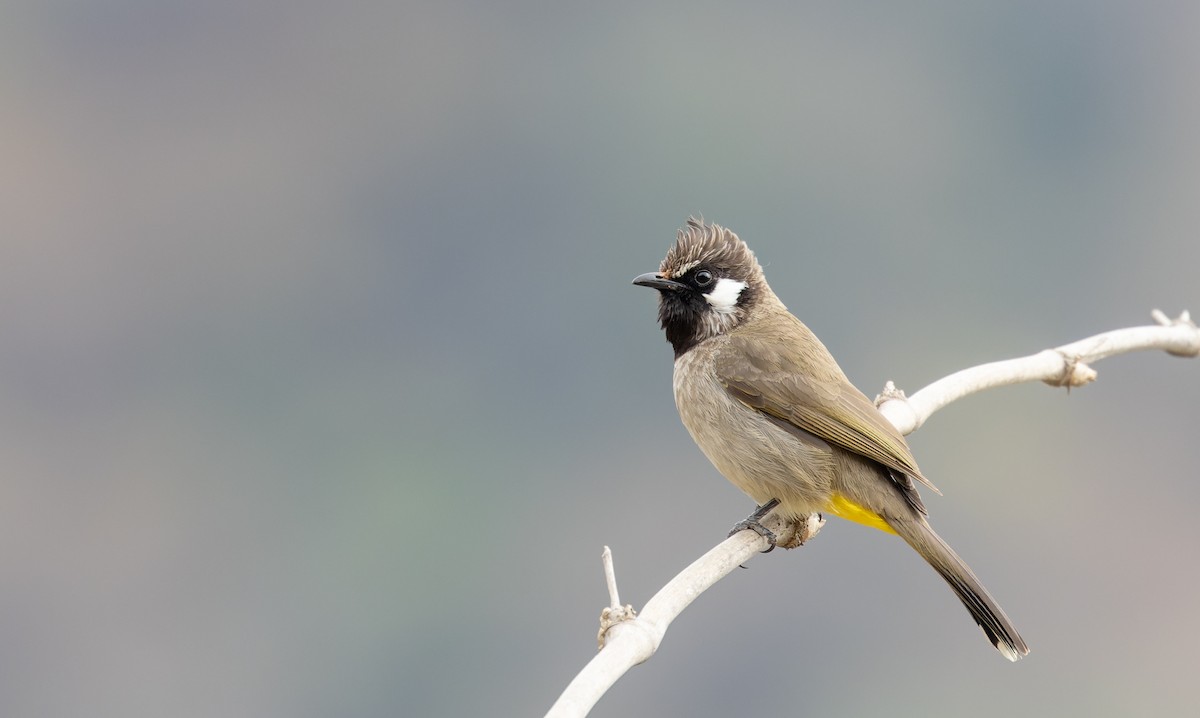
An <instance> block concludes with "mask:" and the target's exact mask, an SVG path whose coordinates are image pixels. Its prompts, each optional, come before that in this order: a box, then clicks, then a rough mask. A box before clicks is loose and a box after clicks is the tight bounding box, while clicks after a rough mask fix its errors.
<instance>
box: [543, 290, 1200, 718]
mask: <svg viewBox="0 0 1200 718" xmlns="http://www.w3.org/2000/svg"><path fill="white" fill-rule="evenodd" d="M1152 314H1153V317H1154V320H1155V321H1156V322H1157V323H1158V326H1146V327H1133V328H1130V329H1118V330H1115V331H1111V332H1105V333H1103V334H1097V335H1096V336H1093V337H1089V338H1087V339H1081V340H1079V341H1077V342H1072V343H1071V344H1066V345H1063V346H1061V347H1058V348H1057V349H1047V350H1045V351H1042V352H1039V353H1037V354H1033V355H1030V356H1027V357H1021V358H1019V359H1008V360H1006V361H999V362H992V363H990V364H982V365H980V366H976V367H972V368H970V369H964V370H962V371H960V372H956V373H954V374H951V375H950V376H948V377H946V378H944V379H939V380H938V381H935V382H934V383H932V384H930V385H929V386H927V387H925V388H924V389H921V390H920V391H918V392H917V393H916V394H913V395H912V396H911V397H907V398H906V397H905V396H904V392H902V391H899V390H897V389H896V388H895V386H894V385H893V384H892V383H891V382H888V383H887V387H886V388H885V389H884V393H883V394H882V395H881V396H879V397H878V398H877V399H876V400H875V401H876V404H877V405H878V406H879V410H880V411H881V412H883V415H884V416H886V417H887V419H888V421H890V422H892V423H893V424H895V426H896V428H897V429H899V430H900V431H901V432H902V433H904V434H910V433H912V432H913V431H915V430H917V429H918V428H919V427H920V426H921V425H922V424H923V423H925V420H926V419H928V418H929V416H930V415H932V414H933V412H935V411H937V410H938V409H941V408H942V407H944V406H946V405H947V404H949V403H950V402H952V401H954V400H956V399H961V398H962V397H964V396H969V395H971V394H974V393H976V392H979V391H983V390H984V389H991V388H993V387H998V386H1007V385H1009V384H1019V383H1021V382H1026V381H1043V382H1046V383H1047V384H1050V385H1051V386H1067V387H1076V386H1083V385H1084V384H1087V383H1088V382H1091V381H1092V380H1094V379H1095V378H1096V372H1095V370H1093V369H1092V368H1091V367H1090V366H1089V364H1090V363H1092V362H1095V361H1099V360H1100V359H1104V358H1105V357H1110V356H1113V355H1116V354H1124V353H1126V352H1133V351H1140V350H1144V349H1161V350H1163V351H1166V352H1167V353H1168V354H1172V355H1174V356H1181V357H1196V356H1200V329H1197V327H1196V324H1195V323H1194V322H1193V321H1192V319H1191V317H1190V316H1189V315H1188V313H1187V312H1186V311H1185V312H1183V313H1182V314H1180V315H1179V317H1178V318H1177V319H1170V318H1168V317H1167V316H1166V315H1165V314H1163V313H1162V312H1160V311H1158V310H1157V309H1156V310H1154V312H1153V313H1152ZM761 523H762V524H763V525H764V526H766V527H767V528H768V529H770V530H771V531H773V532H774V533H775V535H776V537H777V541H778V543H779V545H781V546H786V545H789V544H791V545H795V544H797V543H800V544H802V543H804V541H807V540H808V539H810V538H812V537H813V536H815V535H816V534H817V532H818V531H820V529H821V526H822V525H824V520H823V519H821V517H820V516H819V515H815V514H814V515H812V516H809V517H807V519H806V520H805V521H802V522H799V523H797V524H790V523H788V522H785V521H783V520H782V519H780V518H778V517H777V516H775V515H774V514H770V515H768V516H767V517H765V518H764V519H762V521H761ZM767 547H768V543H767V540H766V539H765V538H763V537H762V536H760V535H758V534H757V533H755V532H754V531H750V530H746V531H739V532H738V533H736V534H734V535H733V536H731V537H729V538H728V539H726V540H725V541H723V542H721V543H720V544H718V545H717V546H716V548H714V549H712V550H711V551H709V552H708V553H706V554H704V555H703V556H701V557H700V558H699V559H697V560H696V561H695V562H693V563H692V565H690V566H688V567H687V568H685V569H684V570H683V571H681V572H680V573H679V575H677V576H676V577H675V578H673V579H671V581H670V582H669V583H668V584H667V585H666V586H664V587H663V588H662V590H660V591H659V592H658V593H656V594H655V595H654V597H653V598H651V599H650V600H649V601H648V602H647V603H646V606H645V608H644V609H642V612H641V614H640V615H638V614H636V613H635V612H634V611H633V607H632V606H625V607H622V606H621V605H620V597H619V596H618V594H617V587H616V577H615V572H614V571H613V570H612V553H611V552H610V551H609V550H608V547H607V546H606V547H605V548H604V563H605V572H606V576H607V578H608V585H609V597H610V600H611V605H610V606H608V607H606V608H605V609H604V610H603V611H602V613H601V627H600V636H599V639H600V646H601V650H600V652H599V653H597V654H596V656H595V657H594V658H593V659H592V660H591V661H590V662H589V663H588V664H587V665H586V666H585V667H584V669H583V670H582V671H580V673H579V675H577V676H575V679H574V680H572V681H571V683H570V684H569V685H568V686H567V688H566V690H565V691H563V693H562V695H561V696H559V699H558V701H556V702H555V704H554V705H553V706H552V707H551V708H550V712H549V713H547V714H546V716H547V718H567V717H575V716H585V715H587V714H588V712H589V711H591V709H592V707H593V706H594V705H595V704H596V702H597V701H598V700H600V697H601V696H602V695H604V693H605V691H607V690H608V689H609V688H610V687H611V686H612V685H613V684H614V683H616V682H617V680H618V679H620V677H621V676H623V675H624V674H625V672H626V671H628V670H629V669H630V668H632V667H633V666H636V665H637V664H639V663H641V662H643V661H645V660H646V659H648V658H650V656H652V655H654V652H655V651H656V650H657V649H658V646H659V644H660V643H661V642H662V639H663V636H664V635H665V634H666V632H667V627H668V626H670V625H671V621H673V620H675V618H676V617H677V616H678V615H679V614H680V613H682V612H683V610H684V609H685V608H687V607H688V605H690V604H691V602H692V601H694V600H695V599H696V598H697V597H698V596H699V595H700V594H701V593H703V592H704V591H706V590H707V589H708V588H709V587H710V586H712V585H713V584H715V583H716V582H717V581H719V580H721V579H722V578H724V577H725V576H726V575H728V574H729V573H730V572H731V571H733V569H734V568H735V567H737V566H739V565H741V564H743V563H745V562H747V561H749V560H750V559H752V558H754V556H755V554H756V553H758V552H760V551H763V550H765V549H766V548H767Z"/></svg>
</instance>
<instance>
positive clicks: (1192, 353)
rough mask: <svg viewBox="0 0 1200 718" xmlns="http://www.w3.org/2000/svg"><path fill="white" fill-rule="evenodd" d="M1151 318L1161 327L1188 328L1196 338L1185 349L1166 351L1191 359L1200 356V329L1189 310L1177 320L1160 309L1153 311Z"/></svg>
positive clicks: (1183, 312)
mask: <svg viewBox="0 0 1200 718" xmlns="http://www.w3.org/2000/svg"><path fill="white" fill-rule="evenodd" d="M1150 316H1152V317H1154V321H1156V322H1158V323H1159V324H1160V325H1161V326H1164V327H1187V328H1188V329H1191V330H1192V334H1193V335H1194V336H1193V339H1192V342H1191V345H1190V346H1188V347H1187V348H1184V349H1166V352H1167V353H1168V354H1170V355H1171V356H1175V357H1184V358H1189V359H1190V358H1192V357H1197V356H1200V329H1198V328H1197V327H1196V322H1194V321H1192V315H1191V313H1190V312H1188V310H1186V309H1184V310H1183V311H1182V312H1180V313H1179V316H1178V317H1177V318H1175V319H1171V318H1170V317H1168V316H1167V315H1166V314H1164V313H1163V312H1162V311H1161V310H1159V309H1155V310H1153V311H1151V312H1150Z"/></svg>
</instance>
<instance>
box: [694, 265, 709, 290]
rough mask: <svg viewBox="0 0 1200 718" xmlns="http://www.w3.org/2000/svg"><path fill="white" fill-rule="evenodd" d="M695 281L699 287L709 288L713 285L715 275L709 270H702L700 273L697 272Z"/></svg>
mask: <svg viewBox="0 0 1200 718" xmlns="http://www.w3.org/2000/svg"><path fill="white" fill-rule="evenodd" d="M694 279H695V280H696V286H697V287H707V286H708V285H710V284H712V280H713V275H712V272H710V271H708V270H707V269H701V270H700V271H699V272H696V276H695V277H694Z"/></svg>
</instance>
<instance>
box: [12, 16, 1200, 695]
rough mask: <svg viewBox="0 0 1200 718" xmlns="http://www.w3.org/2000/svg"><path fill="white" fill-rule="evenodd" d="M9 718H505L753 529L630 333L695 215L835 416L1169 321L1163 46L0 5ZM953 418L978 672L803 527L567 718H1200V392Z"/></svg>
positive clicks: (1193, 40)
mask: <svg viewBox="0 0 1200 718" xmlns="http://www.w3.org/2000/svg"><path fill="white" fill-rule="evenodd" d="M0 15H2V20H0V96H2V97H3V102H2V103H0V153H2V156H3V161H2V162H0V253H2V254H0V461H2V466H3V477H2V478H0V714H3V715H5V716H50V715H57V716H68V715H87V716H95V717H100V716H123V717H127V716H394V715H412V716H419V715H447V716H465V715H513V716H519V715H538V714H540V713H542V712H543V711H544V710H545V709H546V708H547V707H548V706H549V705H550V704H551V702H552V701H553V700H554V698H555V697H556V696H557V694H558V693H559V691H560V690H561V689H562V688H563V687H564V686H565V685H566V683H567V682H568V680H569V679H570V678H571V677H572V676H573V675H574V674H575V673H576V672H577V671H578V670H579V668H580V667H582V665H583V664H584V663H585V662H586V661H587V660H588V659H589V658H590V657H591V656H592V655H593V652H594V635H595V630H596V618H597V614H598V612H599V610H600V608H601V607H602V605H603V604H604V603H605V601H606V597H605V594H604V588H603V580H602V576H601V571H600V563H599V559H598V557H599V553H600V548H601V546H602V545H603V544H606V543H607V544H610V545H611V546H612V547H613V549H614V550H615V552H616V557H617V566H618V571H619V575H620V577H621V581H622V582H621V586H622V589H623V596H624V598H625V599H626V600H628V601H630V602H633V603H634V604H637V605H641V604H643V603H644V602H645V600H646V599H647V598H648V597H649V596H650V595H651V594H652V593H653V591H655V590H656V589H657V588H658V587H659V586H661V585H662V584H663V583H664V582H665V581H666V580H667V579H668V578H670V576H672V575H673V574H674V573H675V572H676V571H677V570H678V569H680V568H682V567H683V566H684V565H686V564H687V563H689V562H690V561H691V560H692V559H693V558H695V557H696V556H698V555H699V554H700V553H702V552H703V551H704V550H706V549H707V548H708V547H710V546H711V545H713V544H714V543H716V542H717V541H718V540H720V539H721V538H722V537H723V536H724V533H725V531H726V530H727V528H728V527H729V526H730V525H731V524H732V523H733V522H734V521H736V520H738V519H740V518H742V517H743V516H744V515H745V514H746V513H747V512H748V511H749V509H750V508H751V505H750V502H749V501H748V500H747V499H746V498H745V497H743V496H742V495H740V494H739V493H738V492H737V491H736V490H735V489H733V488H732V487H731V486H729V485H728V484H727V483H726V482H725V481H724V480H723V479H722V478H721V477H720V476H719V475H717V474H716V472H715V471H714V470H713V469H712V468H711V467H710V466H709V465H708V464H707V462H706V461H705V459H704V458H703V456H702V455H701V454H700V453H699V451H698V450H696V449H695V447H694V446H693V445H692V443H691V441H690V439H689V438H688V436H687V435H686V433H685V432H684V430H683V429H682V427H681V426H680V424H679V422H678V419H677V417H676V415H675V409H674V406H673V401H672V398H671V391H670V375H671V354H670V350H669V347H668V346H667V345H666V344H665V343H664V341H663V338H662V335H661V333H660V332H659V331H658V329H657V327H656V325H655V321H654V296H653V292H650V291H648V290H645V289H640V288H635V287H631V286H630V285H629V280H630V279H631V278H632V277H633V276H634V275H636V274H638V273H641V272H645V271H650V270H653V269H656V268H657V265H658V262H659V260H660V258H661V257H662V255H663V254H664V253H665V251H666V249H667V247H668V245H669V244H670V242H671V241H673V238H674V231H675V229H676V228H677V227H678V226H679V225H680V224H681V223H682V222H683V220H684V219H685V218H686V217H687V216H688V215H689V214H693V213H696V214H698V213H703V214H704V216H705V217H706V218H707V219H710V220H714V221H718V222H720V223H723V224H725V225H727V226H729V227H731V228H732V229H734V230H735V231H737V232H738V233H739V234H740V235H741V236H742V237H743V238H744V239H746V240H748V242H749V243H750V244H751V246H752V247H753V248H754V249H755V250H756V252H757V253H758V255H759V257H760V259H761V260H762V261H763V262H764V263H765V264H766V266H767V276H768V278H769V279H770V281H771V283H772V286H773V287H774V288H775V290H776V291H777V292H778V294H779V295H780V296H781V297H782V298H783V300H784V301H785V302H786V303H787V304H788V305H789V307H790V308H791V309H792V310H793V311H794V312H795V313H797V314H798V315H799V316H801V317H802V318H803V319H805V321H807V322H808V323H809V325H810V326H811V327H812V328H813V329H814V330H815V331H816V332H817V333H818V334H819V335H820V336H821V337H822V338H823V339H824V340H825V342H826V343H827V344H828V345H829V346H830V348H831V350H832V351H833V352H834V354H835V355H836V356H837V357H838V358H839V359H840V361H841V362H842V365H843V367H844V368H845V369H846V371H847V373H848V374H849V376H850V377H851V378H852V379H853V380H854V381H855V382H856V383H858V384H859V386H861V387H862V388H863V389H864V391H866V392H867V393H868V394H871V395H874V394H875V393H876V392H877V391H878V390H879V388H880V387H881V386H882V385H883V382H884V381H885V380H887V379H889V378H890V379H894V380H896V381H897V383H898V384H900V385H901V386H902V387H905V388H907V389H908V390H910V391H912V390H915V389H917V388H920V387H921V386H923V385H925V384H926V383H928V382H929V381H932V380H934V379H936V378H938V377H941V376H943V375H945V374H947V373H949V372H951V371H954V370H956V369H959V368H962V367H965V366H969V365H972V364H975V363H979V362H983V361H990V360H994V359H999V358H1005V357H1009V356H1016V355H1021V354H1027V353H1031V352H1034V351H1037V350H1040V349H1042V348H1044V347H1048V346H1053V345H1056V344H1060V343H1064V342H1067V341H1070V340H1074V339H1077V338H1080V337H1083V336H1086V335H1089V334H1093V333H1096V332H1099V331H1103V330H1107V329H1113V328H1118V327H1122V326H1131V325H1137V324H1145V323H1148V322H1149V321H1150V320H1149V311H1150V309H1151V308H1153V307H1161V308H1162V309H1164V310H1166V311H1168V312H1170V313H1171V314H1172V315H1174V314H1177V313H1178V312H1179V310H1181V309H1183V308H1188V307H1190V308H1191V309H1192V310H1193V311H1197V310H1200V301H1198V298H1200V295H1198V293H1197V282H1196V279H1197V266H1198V261H1200V241H1198V239H1197V235H1198V233H1200V201H1198V200H1200V132H1197V129H1196V128H1197V127H1200V82H1197V71H1198V70H1200V6H1197V5H1196V4H1195V3H1183V2H1181V3H1128V4H1118V3H1077V2H1015V3H1014V2H993V3H979V4H969V5H968V4H962V3H941V4H938V3H921V4H915V5H906V6H904V7H900V6H898V4H891V3H857V2H842V1H840V0H839V1H837V2H823V3H805V4H802V5H801V4H796V3H762V4H754V5H734V4H732V3H705V2H701V3H695V2H692V3H676V4H671V3H649V4H647V3H622V2H614V3H592V4H588V5H584V4H574V3H572V4H567V3H513V2H510V3H494V2H445V1H442V0H439V1H437V2H400V3H363V2H347V3H314V2H299V3H295V2H278V1H271V0H263V1H252V2H242V1H238V2H233V1H219V2H206V3H196V2H149V1H147V0H128V1H119V0H118V1H110V2H71V1H63V2H57V1H53V0H51V1H48V2H37V3H34V2H9V3H6V4H5V5H4V7H3V10H2V11H0ZM1097 368H1098V369H1099V371H1100V381H1099V383H1097V384H1095V385H1093V386H1091V387H1088V388H1086V389H1083V390H1079V391H1074V392H1072V393H1070V394H1069V395H1068V394H1067V393H1066V392H1065V391H1063V390H1053V389H1050V388H1047V387H1045V386H1041V385H1037V386H1023V387H1017V388H1012V389H1006V390H1003V391H997V392H993V393H990V394H987V395H984V396H978V397H975V398H972V399H970V400H968V401H964V402H961V403H959V404H955V405H954V406H952V407H950V408H948V409H946V410H945V411H943V412H941V413H939V414H937V415H936V416H935V417H934V418H933V420H932V421H930V422H929V423H928V424H927V425H926V426H925V427H924V428H923V429H922V430H921V431H920V432H918V434H916V435H915V436H914V437H913V439H912V443H913V446H914V450H915V452H916V455H917V456H918V458H919V459H920V461H921V465H922V468H923V469H924V470H925V473H926V474H928V475H929V476H930V477H931V478H932V479H933V480H934V481H935V482H936V483H937V484H939V485H940V487H941V488H942V489H943V490H944V491H945V493H946V495H945V497H944V498H937V497H932V496H930V497H928V503H929V504H930V508H931V512H932V516H933V520H934V524H935V526H937V527H938V528H939V530H940V532H941V533H942V534H943V536H945V537H946V538H947V539H948V540H949V541H950V542H951V543H952V544H954V545H955V546H956V547H957V548H958V550H959V551H960V552H961V553H962V554H963V555H964V556H965V557H966V558H967V559H968V560H969V561H970V563H971V564H972V565H973V566H974V568H975V569H976V571H977V572H978V573H979V574H980V575H981V576H982V577H983V578H984V580H985V582H986V583H987V585H988V586H989V587H990V588H991V590H992V592H993V593H994V594H995V595H996V597H997V598H998V599H999V601H1000V602H1001V604H1003V606H1004V607H1005V608H1006V610H1007V611H1008V613H1009V614H1010V615H1011V616H1012V618H1013V619H1014V621H1015V622H1016V623H1017V625H1018V626H1019V627H1020V628H1021V630H1022V632H1023V634H1024V636H1025V638H1026V639H1027V640H1028V641H1029V643H1030V645H1031V646H1032V648H1033V654H1032V655H1031V656H1030V658H1029V659H1028V660H1026V661H1023V662H1021V663H1019V664H1017V665H1008V664H1007V663H1005V662H1004V661H1003V660H1002V659H1001V658H1000V657H999V655H998V654H996V653H995V651H993V650H992V649H991V648H990V647H988V645H987V643H986V642H985V640H984V639H983V637H982V636H981V634H980V633H979V631H978V630H976V628H975V627H974V626H973V625H972V623H971V621H970V619H969V618H968V616H967V615H966V613H965V612H964V611H963V610H962V609H961V607H960V606H959V605H958V604H957V602H956V601H955V599H954V597H953V595H952V594H951V593H950V592H949V591H948V590H947V589H946V588H945V587H944V586H943V585H942V584H941V582H940V581H939V580H938V578H937V577H936V576H935V575H934V574H933V573H932V572H931V571H929V570H928V569H927V568H926V567H925V566H924V565H923V564H922V563H921V562H920V560H919V559H918V558H917V557H916V556H915V554H913V553H912V552H911V551H910V550H908V549H907V547H905V546H904V545H903V544H902V543H900V542H899V541H897V540H895V539H894V537H889V536H886V535H884V534H882V533H879V532H873V531H868V530H866V529H863V528H861V527H858V526H855V525H852V524H848V523H845V522H839V521H837V520H831V522H830V524H829V525H828V526H827V527H826V529H825V531H824V532H823V533H822V534H821V536H820V537H819V539H818V540H816V541H815V542H813V543H812V544H810V545H809V546H808V547H806V548H804V549H802V550H799V551H793V552H775V553H773V554H771V555H770V556H766V557H761V558H758V559H755V560H754V561H753V562H752V563H751V565H750V569H749V570H747V571H739V572H737V573H736V574H735V575H733V576H731V577H730V578H729V579H727V580H725V581H724V582H722V583H721V584H720V585H718V586H717V587H716V588H714V589H713V590H712V591H710V592H709V593H707V594H705V595H704V596H703V597H701V598H700V600H698V601H697V602H696V604H694V606H693V607H692V608H691V609H690V610H689V611H688V612H686V613H685V614H684V615H683V616H682V617H681V618H680V619H679V620H678V621H677V622H676V624H675V625H674V627H673V628H672V630H671V632H670V633H669V634H668V636H667V639H666V642H665V643H664V644H663V646H662V649H661V650H660V652H659V654H658V655H657V656H656V657H655V658H654V659H653V660H652V661H651V662H649V663H648V664H646V665H644V666H642V667H640V668H638V669H636V670H634V671H633V672H632V673H631V674H630V675H628V676H627V677H626V678H625V679H624V680H622V681H621V682H620V683H619V684H618V685H617V687H616V688H615V689H614V690H613V691H612V692H611V693H610V694H609V695H608V696H607V697H606V698H605V699H604V700H603V701H602V703H601V704H600V706H599V707H598V709H597V710H596V712H595V715H597V716H631V715H647V716H650V715H705V716H722V715H730V714H750V713H753V714H763V715H766V714H771V713H781V712H784V711H786V712H788V713H794V714H804V715H820V716H835V715H846V716H860V715H871V714H877V715H878V714H885V713H886V714H887V715H892V716H907V715H912V716H942V715H944V716H963V715H971V716H1002V715H1003V716H1008V715H1012V714H1014V713H1020V714H1025V715H1048V716H1049V715H1085V714H1086V715H1103V716H1129V715H1169V714H1180V713H1185V712H1187V711H1189V710H1194V709H1195V707H1196V705H1197V703H1198V700H1197V698H1196V692H1195V689H1196V679H1197V675H1200V670H1198V669H1200V661H1198V660H1197V658H1196V650H1195V644H1196V636H1197V634H1200V614H1198V612H1197V606H1198V605H1200V567H1198V565H1197V561H1196V552H1197V547H1200V525H1198V524H1197V522H1196V521H1195V515H1196V508H1197V507H1198V506H1200V488H1198V486H1197V480H1196V479H1197V475H1196V467H1197V465H1198V463H1200V446H1198V442H1197V439H1196V426H1197V420H1196V416H1197V406H1198V405H1200V365H1198V364H1197V363H1196V362H1194V361H1193V362H1188V361H1183V360H1179V359H1175V358H1171V357H1168V356H1165V355H1163V354H1161V353H1154V354H1150V353H1147V354H1142V355H1135V356H1126V357H1120V358H1116V359H1112V360H1109V361H1106V362H1104V363H1102V364H1100V365H1098V367H1097Z"/></svg>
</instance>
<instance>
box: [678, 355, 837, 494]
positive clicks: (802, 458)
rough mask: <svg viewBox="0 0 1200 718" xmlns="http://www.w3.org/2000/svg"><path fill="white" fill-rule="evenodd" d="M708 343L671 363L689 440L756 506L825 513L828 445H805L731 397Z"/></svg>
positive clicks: (829, 461) (829, 471)
mask: <svg viewBox="0 0 1200 718" xmlns="http://www.w3.org/2000/svg"><path fill="white" fill-rule="evenodd" d="M708 344H709V343H706V344H705V345H701V346H698V347H696V348H694V349H692V350H691V351H689V352H686V353H684V354H683V355H681V356H680V357H679V358H678V359H676V360H675V376H674V388H675V405H676V407H677V408H678V409H679V416H680V418H681V419H682V420H683V425H684V426H685V427H686V428H687V430H688V433H690V434H691V435H692V439H693V440H694V441H695V442H696V444H697V445H698V446H699V447H700V450H701V451H703V452H704V455H705V456H707V457H708V460H709V461H711V462H712V463H713V465H714V466H715V467H716V468H717V470H718V471H720V472H721V473H722V474H723V475H724V476H725V478H727V479H729V481H730V482H731V483H733V485H734V486H737V487H738V488H739V489H741V490H742V491H744V492H745V493H746V494H748V495H749V496H750V497H751V498H752V499H754V500H755V501H756V502H758V503H760V504H761V503H764V502H766V501H769V500H770V499H772V498H777V499H779V500H780V502H781V503H782V504H783V508H784V509H785V510H787V511H789V512H790V513H794V514H796V515H803V514H808V513H815V512H818V511H823V510H825V509H826V507H827V506H828V504H829V501H830V499H831V496H832V488H831V487H832V482H833V472H834V463H833V457H832V454H831V452H830V449H829V447H828V445H825V444H823V443H822V444H814V443H806V442H804V441H802V440H801V439H799V438H797V437H796V436H795V435H793V434H792V433H789V432H787V431H784V430H783V429H782V428H780V427H779V426H777V425H775V424H774V423H772V421H771V420H769V419H767V417H765V416H764V415H763V414H761V413H759V412H758V411H756V410H754V409H751V408H750V407H748V406H746V405H745V404H743V403H741V402H739V401H737V400H736V399H734V398H733V397H732V396H730V394H729V393H728V392H727V391H726V390H725V387H724V385H723V384H722V383H721V382H720V380H719V378H718V376H717V373H716V369H715V358H716V350H714V348H713V347H711V346H709V345H708Z"/></svg>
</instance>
